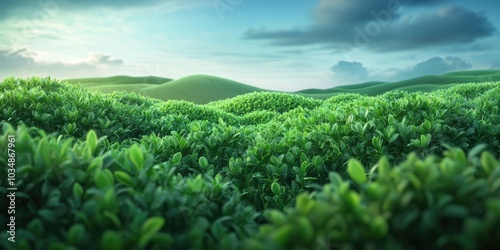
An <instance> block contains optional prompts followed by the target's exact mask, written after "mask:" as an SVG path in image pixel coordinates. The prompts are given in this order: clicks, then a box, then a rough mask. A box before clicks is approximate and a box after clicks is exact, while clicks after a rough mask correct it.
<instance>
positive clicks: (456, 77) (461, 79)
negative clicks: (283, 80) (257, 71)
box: [297, 70, 500, 99]
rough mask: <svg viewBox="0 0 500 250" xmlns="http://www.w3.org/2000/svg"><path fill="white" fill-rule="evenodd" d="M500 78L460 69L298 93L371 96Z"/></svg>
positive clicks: (496, 72)
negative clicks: (398, 79)
mask: <svg viewBox="0 0 500 250" xmlns="http://www.w3.org/2000/svg"><path fill="white" fill-rule="evenodd" d="M499 80H500V71H499V70H476V71H458V72H452V73H448V74H444V75H430V76H422V77H417V78H413V79H408V80H403V81H398V82H367V83H361V84H353V85H347V86H338V87H334V88H329V89H323V90H320V89H307V90H302V91H298V92H297V93H299V94H303V95H304V96H308V97H314V98H319V99H326V98H328V97H330V96H332V95H334V94H339V93H356V94H364V95H369V96H374V95H380V94H383V93H385V92H387V91H391V90H405V91H408V92H414V91H424V92H429V91H433V90H438V89H442V88H447V87H451V86H454V85H455V84H460V83H470V82H478V83H479V82H493V81H499Z"/></svg>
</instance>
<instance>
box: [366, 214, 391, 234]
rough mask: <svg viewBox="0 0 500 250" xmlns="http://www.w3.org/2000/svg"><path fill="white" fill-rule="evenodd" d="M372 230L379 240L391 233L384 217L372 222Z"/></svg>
mask: <svg viewBox="0 0 500 250" xmlns="http://www.w3.org/2000/svg"><path fill="white" fill-rule="evenodd" d="M370 228H371V230H372V232H373V234H374V235H375V237H377V238H380V237H384V236H385V235H386V234H387V232H388V231H389V225H388V224H387V221H386V220H385V219H384V217H382V216H377V217H375V219H373V220H372V222H371V225H370Z"/></svg>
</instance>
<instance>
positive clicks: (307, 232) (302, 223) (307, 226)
mask: <svg viewBox="0 0 500 250" xmlns="http://www.w3.org/2000/svg"><path fill="white" fill-rule="evenodd" d="M297 224H298V226H297V228H299V229H300V232H301V234H300V237H301V238H302V239H303V240H304V241H305V242H306V244H309V243H310V242H311V241H312V240H313V239H314V227H313V225H312V224H311V222H310V221H309V219H307V217H305V216H300V217H299V219H298V221H297Z"/></svg>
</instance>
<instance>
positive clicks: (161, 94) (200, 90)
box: [144, 75, 267, 104]
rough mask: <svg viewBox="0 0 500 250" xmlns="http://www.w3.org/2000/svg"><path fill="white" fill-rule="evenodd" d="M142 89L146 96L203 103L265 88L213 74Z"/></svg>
mask: <svg viewBox="0 0 500 250" xmlns="http://www.w3.org/2000/svg"><path fill="white" fill-rule="evenodd" d="M144 91H145V92H146V93H147V96H150V97H153V98H158V99H162V100H186V101H191V102H194V103H197V104H205V103H209V102H211V101H216V100H223V99H227V98H232V97H235V96H238V95H243V94H247V93H251V92H260V91H267V90H264V89H260V88H256V87H253V86H250V85H246V84H243V83H239V82H236V81H232V80H229V79H225V78H220V77H215V76H209V75H191V76H186V77H183V78H180V79H177V80H174V81H171V82H168V83H166V84H161V85H159V86H154V87H149V88H147V89H145V90H144Z"/></svg>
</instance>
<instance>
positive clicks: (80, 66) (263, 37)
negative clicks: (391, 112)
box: [0, 0, 500, 91]
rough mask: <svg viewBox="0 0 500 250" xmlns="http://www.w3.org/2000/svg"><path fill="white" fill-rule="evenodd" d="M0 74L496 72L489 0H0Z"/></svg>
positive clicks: (279, 84)
mask: <svg viewBox="0 0 500 250" xmlns="http://www.w3.org/2000/svg"><path fill="white" fill-rule="evenodd" d="M1 5H2V7H1V9H0V79H3V78H5V77H8V76H15V77H29V76H48V75H50V76H53V77H56V78H59V79H64V78H74V77H96V76H112V75H137V76H144V75H156V76H163V77H169V78H174V79H177V78H181V77H184V76H188V75H192V74H210V75H216V76H220V77H226V78H230V79H233V80H236V81H240V82H243V83H246V84H251V85H254V86H257V87H261V88H266V89H273V90H285V91H295V90H300V89H307V88H330V87H334V86H339V85H345V84H353V83H360V82H365V81H395V80H402V79H406V78H411V77H417V76H420V75H426V74H443V73H446V72H450V71H456V70H473V69H500V47H499V46H500V45H499V44H500V37H499V34H500V33H499V30H498V28H500V17H499V16H498V15H496V14H495V12H496V10H498V9H500V2H498V1H496V0H482V1H481V0H480V1H466V0H456V1H452V0H420V1H419V0H315V1H313V0H307V1H306V0H295V1H290V0H289V1H285V0H272V1H265V0H191V1H186V0H163V1H160V0H143V1H133V0H121V1H119V0H108V1H106V0H102V1H101V0H26V1H18V0H2V4H1Z"/></svg>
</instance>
